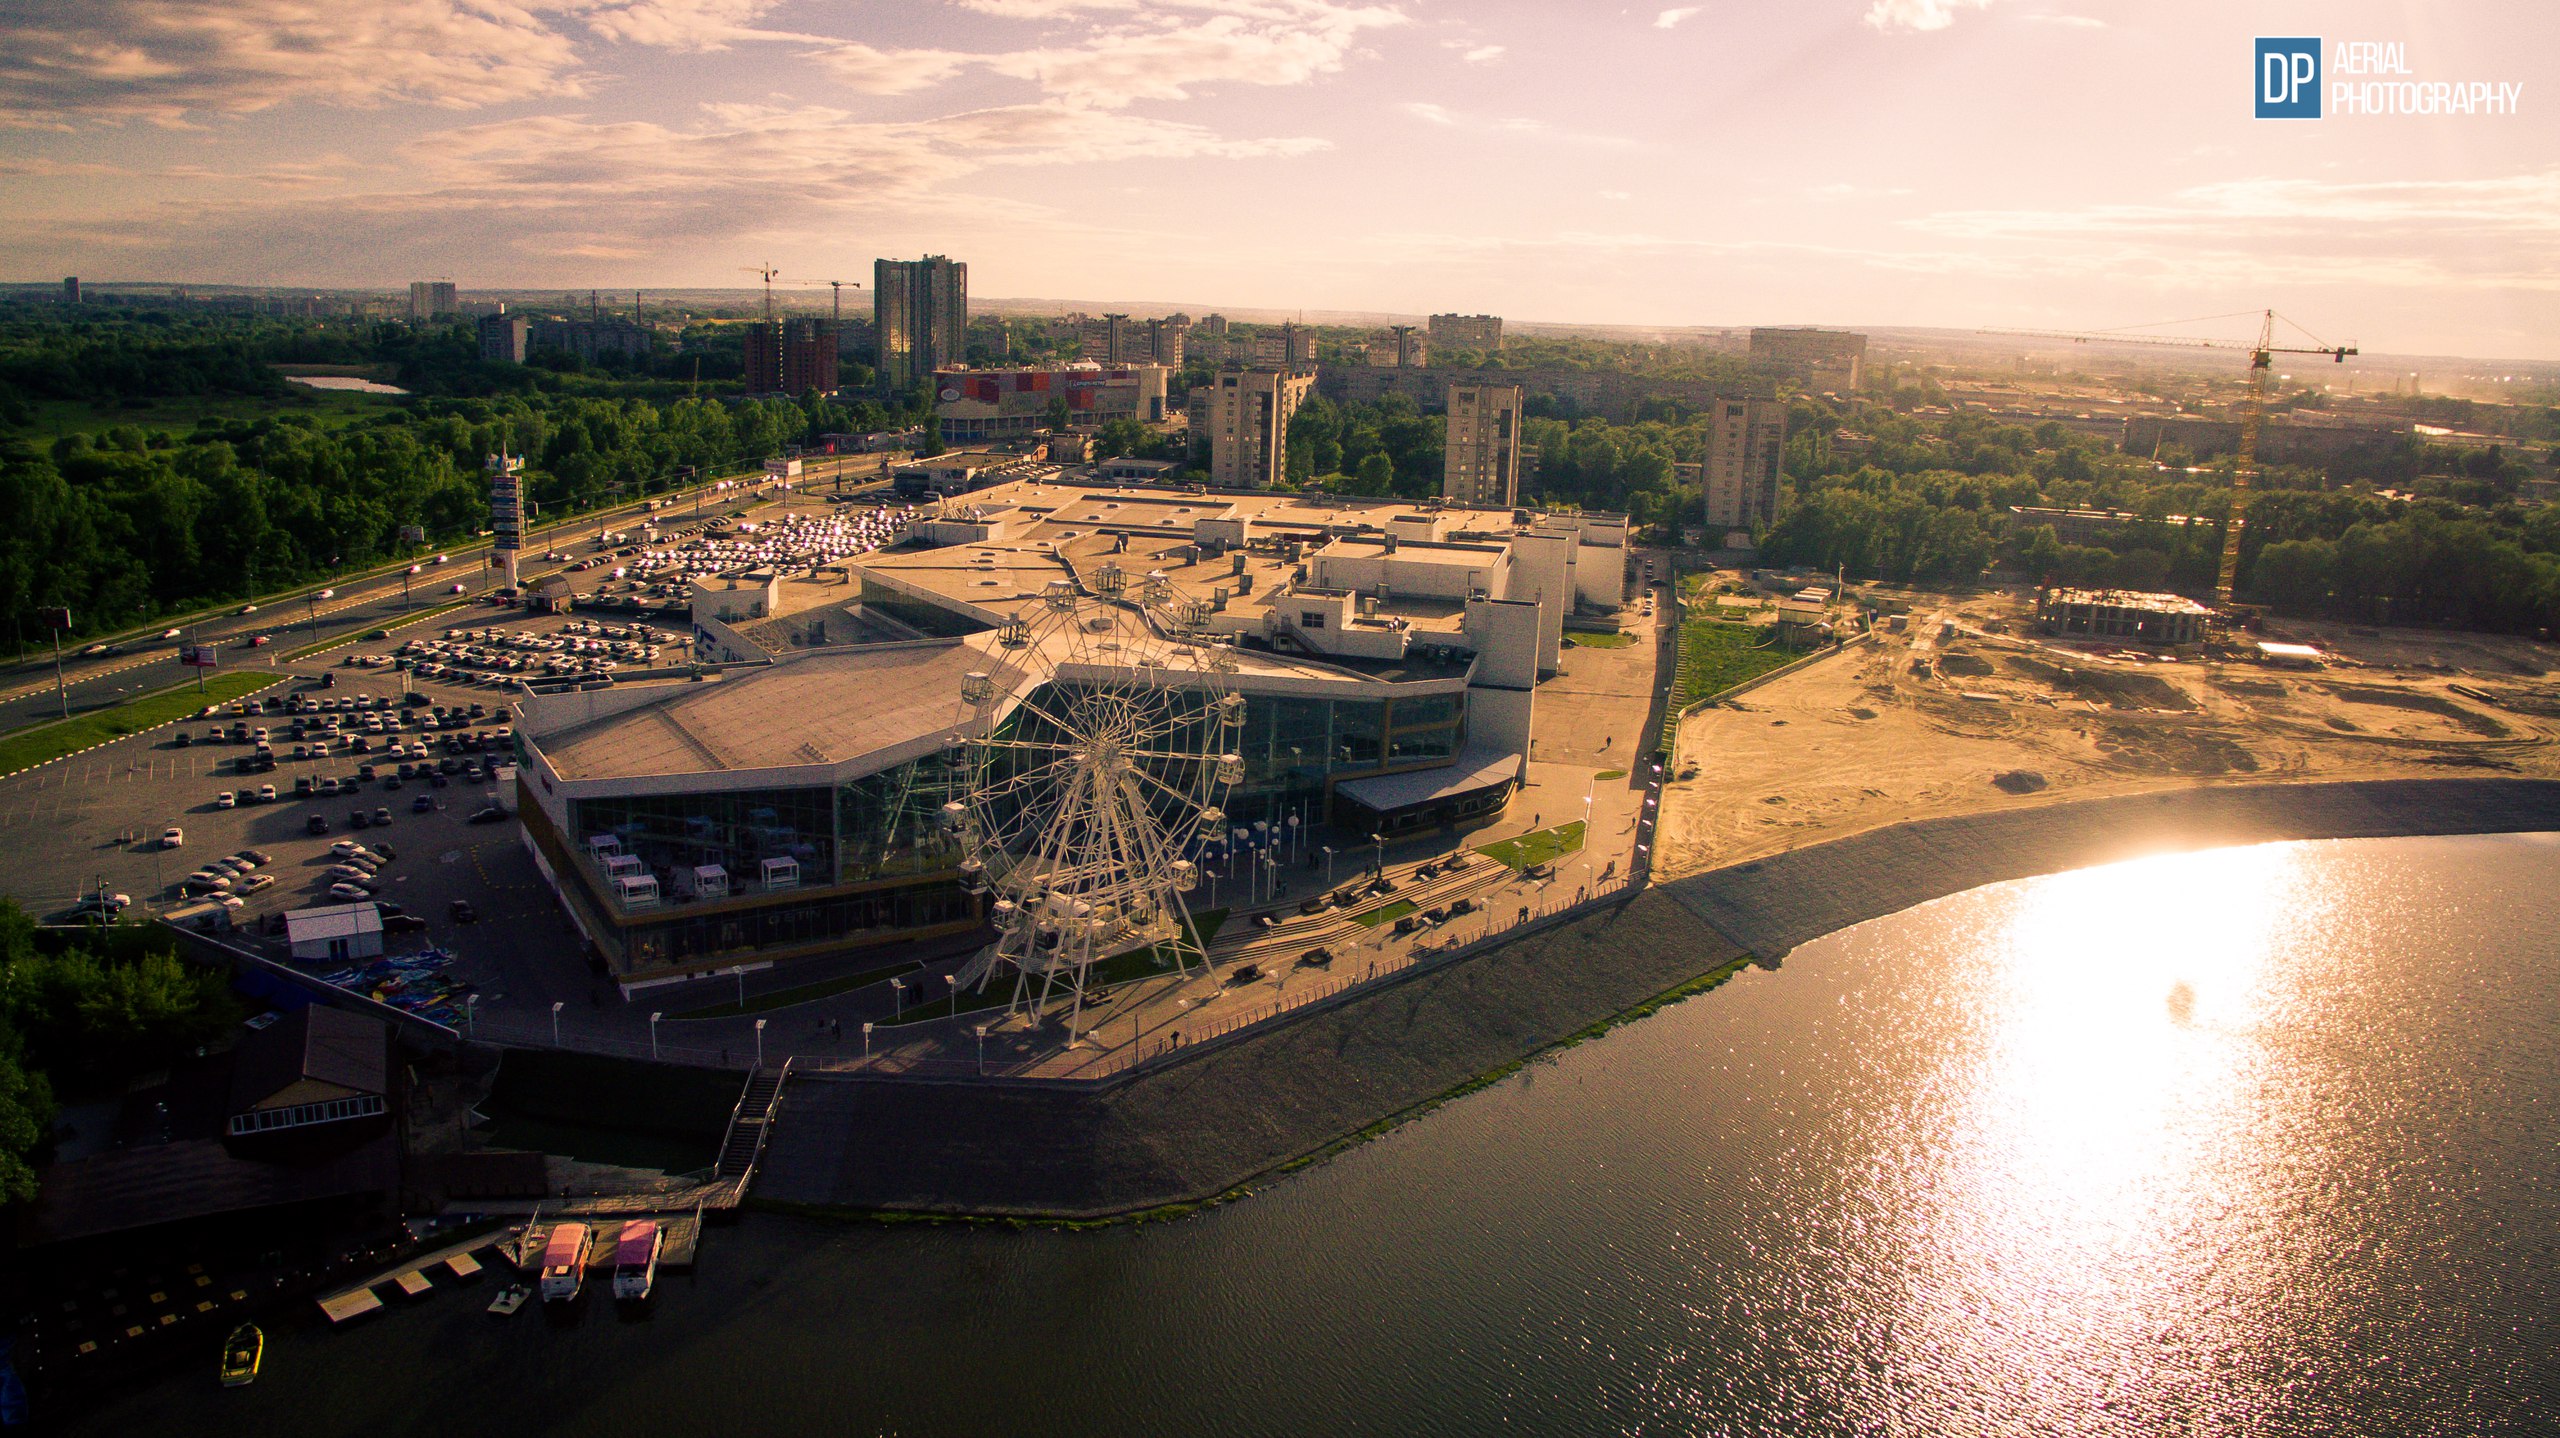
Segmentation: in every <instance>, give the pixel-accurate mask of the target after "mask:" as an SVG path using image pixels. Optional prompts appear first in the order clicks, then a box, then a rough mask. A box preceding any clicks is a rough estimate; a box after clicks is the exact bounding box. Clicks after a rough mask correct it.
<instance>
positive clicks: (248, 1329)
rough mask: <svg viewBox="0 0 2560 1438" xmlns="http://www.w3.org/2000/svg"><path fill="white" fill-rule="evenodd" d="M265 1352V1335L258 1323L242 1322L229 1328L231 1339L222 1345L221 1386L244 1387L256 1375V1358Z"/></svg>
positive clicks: (255, 1377) (253, 1379) (252, 1380)
mask: <svg viewBox="0 0 2560 1438" xmlns="http://www.w3.org/2000/svg"><path fill="white" fill-rule="evenodd" d="M266 1352H267V1335H265V1334H264V1333H261V1332H259V1331H258V1325H256V1324H254V1323H243V1324H241V1325H240V1326H239V1327H237V1328H235V1329H232V1330H231V1339H230V1341H229V1342H227V1343H225V1344H223V1345H222V1386H223V1387H225V1388H246V1387H248V1386H249V1385H250V1384H251V1383H252V1382H254V1381H256V1379H257V1377H258V1360H259V1359H261V1358H263V1357H265V1356H266Z"/></svg>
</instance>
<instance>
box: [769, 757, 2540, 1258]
mask: <svg viewBox="0 0 2560 1438" xmlns="http://www.w3.org/2000/svg"><path fill="white" fill-rule="evenodd" d="M2550 829H2560V781H2550V780H2507V779H2437V780H2398V781H2375V782H2348V783H2335V784H2277V785H2257V786H2245V787H2214V788H2193V789H2186V790H2179V791H2174V792H2169V793H2160V794H2149V795H2141V796H2135V797H2130V798H2112V799H2096V800H2087V801H2081V802H2074V803H2061V804H2053V805H2050V806H2048V807H2044V808H2037V809H2025V810H2011V811H2003V812H1997V813H1989V814H1978V815H1966V816H1956V817H1948V818H1938V819H1928V820H1919V821H1915V822H1912V823H1908V824H1900V825H1894V826H1891V827H1888V828H1883V829H1876V830H1870V831H1868V832H1866V833H1862V834H1858V835H1854V836H1851V837H1849V838H1846V839H1840V840H1835V841H1832V842H1830V843H1825V844H1819V845H1815V846H1811V847H1808V848H1805V849H1801V850H1797V851H1794V852H1791V853H1787V854H1781V855H1778V856H1775V857H1772V858H1767V859H1760V860H1754V861H1751V862H1748V863H1744V864H1739V865H1734V866H1732V867H1730V868H1727V869H1721V870H1716V871H1712V872H1709V873H1705V874H1699V875H1694V876H1691V877H1689V878H1685V879H1679V880H1674V881H1671V882H1668V883H1666V884H1664V885H1661V886H1658V887H1657V888H1655V889H1653V890H1650V891H1647V892H1645V893H1643V894H1640V895H1638V896H1637V897H1636V898H1634V899H1632V900H1629V901H1628V902H1626V903H1624V904H1622V905H1614V906H1611V907H1609V908H1607V909H1605V910H1602V911H1600V912H1598V913H1595V914H1593V915H1591V916H1589V917H1586V918H1583V919H1580V920H1577V921H1575V922H1572V923H1570V924H1566V925H1563V926H1561V927H1559V928H1556V929H1553V930H1549V931H1547V932H1544V933H1541V934H1538V935H1535V936H1532V937H1530V938H1527V939H1524V940H1522V941H1520V942H1518V943H1514V944H1509V945H1504V946H1501V947H1498V948H1495V949H1492V950H1489V951H1487V952H1485V953H1483V954H1480V955H1478V956H1476V957H1474V958H1471V959H1468V960H1465V961H1463V962H1459V963H1454V964H1451V965H1448V966H1446V967H1443V968H1439V969H1433V970H1428V971H1425V972H1422V973H1419V974H1417V975H1415V976H1414V977H1413V978H1411V979H1409V980H1406V981H1404V982H1401V983H1394V984H1388V985H1383V986H1381V987H1380V988H1378V989H1377V990H1375V991H1373V992H1371V993H1368V994H1365V995H1362V996H1360V997H1358V998H1355V999H1352V1000H1351V1001H1349V1002H1346V1003H1343V1004H1340V1005H1338V1006H1336V1007H1333V1008H1330V1009H1327V1010H1325V1011H1323V1012H1320V1013H1317V1014H1315V1015H1313V1016H1311V1017H1309V1018H1306V1019H1304V1020H1301V1021H1299V1022H1296V1023H1291V1024H1287V1025H1283V1026H1280V1027H1278V1028H1276V1029H1274V1030H1272V1031H1271V1032H1268V1033H1263V1034H1258V1035H1253V1036H1251V1037H1248V1038H1245V1039H1243V1040H1240V1041H1237V1042H1234V1043H1230V1044H1227V1045H1224V1046H1222V1047H1220V1048H1217V1049H1215V1050H1210V1051H1204V1052H1202V1053H1201V1054H1200V1056H1199V1057H1197V1058H1194V1059H1189V1060H1186V1061H1183V1062H1179V1063H1175V1064H1173V1065H1170V1066H1168V1067H1165V1068H1162V1069H1157V1070H1153V1071H1149V1072H1145V1073H1142V1074H1139V1075H1137V1076H1135V1077H1132V1078H1130V1079H1127V1080H1124V1081H1119V1082H1114V1083H1111V1084H1107V1085H1102V1086H1097V1087H1095V1088H1092V1089H1066V1088H1063V1087H1058V1086H1039V1085H986V1084H973V1083H916V1082H884V1081H876V1080H807V1081H800V1082H795V1083H794V1084H793V1085H792V1087H791V1089H790V1091H789V1093H788V1095H787V1096H786V1099H785V1102H784V1109H783V1114H782V1118H781V1122H780V1124H779V1126H778V1129H777V1132H776V1136H775V1140H774V1147H773V1150H772V1151H771V1153H770V1154H769V1156H768V1159H767V1163H766V1168H765V1171H764V1173H763V1175H762V1177H761V1178H760V1179H759V1180H758V1184H757V1188H756V1199H757V1201H760V1202H767V1203H772V1204H776V1205H780V1206H786V1207H791V1208H798V1209H815V1210H827V1211H833V1212H840V1213H858V1214H875V1215H890V1214H897V1215H932V1216H946V1217H963V1216H966V1217H982V1218H1012V1219H1025V1220H1040V1219H1050V1220H1056V1219H1069V1220H1093V1219H1107V1218H1115V1217H1125V1216H1139V1215H1145V1214H1149V1213H1154V1212H1163V1211H1167V1210H1174V1211H1178V1210H1179V1209H1180V1208H1181V1207H1182V1206H1185V1205H1192V1204H1198V1203H1203V1202H1208V1201H1212V1200H1216V1199H1218V1198H1221V1197H1224V1196H1229V1195H1232V1194H1235V1193H1236V1192H1238V1191H1239V1190H1243V1189H1247V1188H1249V1187H1250V1186H1251V1185H1253V1184H1254V1183H1256V1182H1258V1181H1261V1180H1263V1179H1265V1178H1267V1177H1270V1176H1272V1175H1274V1174H1276V1173H1278V1172H1282V1171H1285V1170H1287V1169H1289V1168H1292V1167H1295V1166H1297V1165H1299V1164H1300V1163H1302V1162H1305V1161H1308V1160H1310V1159H1313V1158H1316V1157H1320V1156H1322V1155H1324V1154H1326V1153H1328V1152H1330V1151H1333V1150H1334V1149H1335V1148H1336V1147H1337V1146H1338V1145H1339V1144H1341V1143H1342V1141H1343V1140H1345V1139H1346V1138H1347V1137H1350V1136H1354V1135H1362V1134H1366V1133H1373V1132H1382V1131H1384V1129H1385V1128H1388V1127H1392V1121H1394V1120H1396V1119H1397V1118H1398V1116H1409V1115H1413V1114H1415V1113H1418V1112H1422V1111H1427V1110H1428V1108H1429V1107H1431V1106H1432V1105H1434V1104H1436V1103H1438V1102H1441V1101H1443V1100H1444V1099H1445V1098H1446V1097H1447V1096H1449V1095H1451V1094H1452V1093H1454V1092H1462V1091H1464V1090H1466V1089H1468V1088H1471V1087H1473V1086H1475V1085H1477V1084H1479V1083H1481V1082H1483V1081H1484V1080H1485V1079H1486V1077H1487V1076H1489V1075H1496V1074H1499V1073H1500V1072H1503V1071H1507V1070H1508V1069H1509V1068H1511V1067H1512V1066H1515V1065H1517V1064H1519V1063H1521V1062H1522V1061H1524V1060H1526V1059H1528V1058H1530V1057H1533V1056H1534V1055H1536V1054H1538V1053H1540V1052H1541V1051H1543V1050H1546V1049H1548V1048H1551V1047H1553V1046H1555V1045H1556V1044H1558V1043H1560V1042H1565V1041H1568V1040H1569V1038H1570V1037H1571V1036H1576V1035H1580V1034H1583V1033H1585V1032H1588V1031H1591V1030H1592V1029H1593V1028H1594V1026H1599V1025H1606V1024H1608V1023H1610V1022H1612V1021H1613V1020H1615V1019H1617V1018H1619V1017H1621V1016H1624V1015H1628V1014H1629V1013H1630V1012H1631V1011H1636V1010H1640V1009H1644V1008H1646V1007H1647V1006H1649V1005H1650V1004H1652V1003H1654V1002H1655V1001H1657V1000H1659V999H1660V998H1661V997H1663V996H1664V995H1666V994H1670V993H1673V992H1674V991H1677V990H1679V989H1681V988H1682V987H1683V986H1684V985H1687V984H1689V983H1691V982H1692V981H1694V980H1697V979H1699V978H1700V977H1701V976H1704V975H1708V974H1711V973H1714V972H1715V971H1717V970H1720V969H1725V968H1727V967H1728V966H1730V965H1733V964H1734V963H1735V962H1736V961H1738V960H1743V959H1747V958H1750V957H1753V956H1755V955H1756V956H1758V957H1761V958H1763V959H1765V960H1776V959H1778V958H1780V957H1781V956H1783V955H1784V954H1785V953H1786V951H1787V950H1789V949H1792V948H1794V947H1795V946H1796V945H1798V944H1801V943H1803V942H1805V941H1807V940H1809V939H1812V938H1816V937H1819V936H1820V935H1823V934H1827V933H1831V932H1834V931H1836V930H1839V929H1842V928H1846V927H1849V926H1850V925H1853V924H1857V923H1861V922H1864V921H1866V920H1868V919H1872V918H1878V917H1881V916H1883V915H1886V914H1891V913H1896V912H1899V911H1900V910H1902V909H1906V908H1909V907H1911V906H1912V905H1914V904H1920V903H1925V902H1927V901H1929V900H1931V899H1935V898H1939V897H1943V896H1945V895H1948V894H1953V893H1958V892H1961V891H1964V890H1967V889H1972V888H1977V887H1980V886H1981V885H1984V884H1992V883H1999V882H2003V881H2005V880H2010V879H2018V878H2025V877H2029V876H2032V875H2036V874H2045V873H2054V872H2059V871H2062V870H2067V869H2076V868H2085V867H2088V866H2090V865H2095V864H2105V863H2113V862H2117V861H2119V860H2123V859H2130V858H2137V857H2141V856H2143V855H2146V854H2153V853H2165V852H2173V851H2180V850H2194V849H2204V848H2216V847H2222V846H2227V845H2233V844H2250V843H2264V842H2270V841H2275V840H2285V839H2329V838H2364V837H2388V836H2414V835H2430V834H2462V833H2497V832H2516V831H2532V830H2550Z"/></svg>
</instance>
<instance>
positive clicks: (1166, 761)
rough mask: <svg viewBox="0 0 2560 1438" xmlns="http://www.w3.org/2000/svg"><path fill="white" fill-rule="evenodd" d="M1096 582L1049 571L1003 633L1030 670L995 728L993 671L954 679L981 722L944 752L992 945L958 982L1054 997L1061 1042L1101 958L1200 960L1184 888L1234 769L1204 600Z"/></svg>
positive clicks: (1231, 662)
mask: <svg viewBox="0 0 2560 1438" xmlns="http://www.w3.org/2000/svg"><path fill="white" fill-rule="evenodd" d="M1092 585H1093V590H1094V593H1093V594H1092V595H1090V596H1088V595H1084V594H1080V593H1079V592H1078V590H1077V587H1076V586H1075V585H1074V584H1073V583H1072V582H1070V581H1067V580H1064V579H1061V580H1056V581H1053V582H1052V583H1051V584H1050V585H1049V586H1048V587H1047V589H1046V590H1045V591H1044V592H1043V593H1042V595H1041V596H1040V599H1039V602H1038V605H1037V607H1036V608H1034V609H1033V610H1031V611H1030V612H1029V615H1028V616H1027V617H1023V618H1017V619H1015V620H1013V621H1011V622H1009V623H1008V624H1006V626H1005V628H1004V630H1003V631H1002V633H1001V635H1000V638H1001V640H1002V642H1003V643H1004V644H1005V646H1006V647H1007V648H1009V649H1012V650H1013V651H1015V652H1016V653H1018V654H1019V655H1020V656H1021V660H1022V663H1023V665H1024V667H1025V668H1026V669H1027V670H1028V671H1029V672H1030V675H1031V678H1030V682H1029V685H1028V687H1027V690H1026V692H1025V693H1024V694H1023V695H1022V697H1021V698H1020V699H1019V700H1018V702H1017V707H1016V708H1015V710H1014V711H1013V713H1012V714H1011V715H1010V716H1008V717H1007V718H1006V720H1005V721H1004V722H1003V723H1002V724H1001V725H998V724H994V723H991V722H989V720H990V719H991V717H992V711H993V708H994V706H995V704H996V702H997V701H998V700H999V699H1000V698H1001V697H1002V696H1001V695H999V694H998V693H997V692H996V686H995V684H994V682H993V680H992V679H990V678H989V677H988V676H987V675H984V674H971V675H970V676H968V678H967V679H966V680H965V681H964V688H963V691H962V698H963V700H964V701H965V702H966V703H967V704H968V705H969V706H970V708H971V709H972V710H973V712H974V713H975V714H976V716H977V718H978V719H979V721H980V722H979V723H978V724H976V725H975V726H974V732H972V733H969V734H955V735H953V736H952V738H951V739H950V740H949V741H948V742H947V757H948V758H950V759H952V760H954V761H956V762H957V763H959V764H960V765H962V766H963V770H962V774H961V778H962V781H963V785H964V788H965V792H966V793H967V795H968V797H967V799H966V800H965V801H962V800H955V801H953V802H952V803H949V804H946V805H944V806H943V821H944V824H945V826H946V827H947V828H949V829H951V830H952V831H954V832H955V833H956V834H957V835H958V837H959V838H960V839H961V841H962V846H963V852H964V854H965V855H966V857H965V858H964V859H963V861H962V864H961V876H962V882H963V883H964V884H966V885H967V886H968V888H969V889H970V890H971V891H972V892H974V893H978V894H982V895H992V896H993V900H992V903H991V904H990V905H989V910H990V912H989V916H988V917H989V920H990V922H991V923H992V924H993V925H994V927H995V930H996V939H995V942H994V943H992V944H990V945H989V946H988V947H987V948H986V949H984V950H983V951H981V952H980V953H979V954H978V955H977V957H976V958H974V959H972V960H971V961H970V962H969V964H967V965H966V966H964V967H963V968H962V969H961V971H960V974H959V978H960V982H961V984H962V986H974V987H975V989H976V990H977V991H978V992H981V993H983V992H985V991H987V989H988V988H989V987H991V986H993V985H997V984H1001V983H1011V984H1012V985H1013V990H1012V993H1011V995H1010V997H1009V999H1008V1001H1007V1004H1006V1011H1007V1012H1008V1013H1015V1012H1023V1011H1026V1010H1027V1011H1029V1012H1032V1013H1041V1012H1045V1011H1046V1010H1047V1007H1048V1005H1049V1004H1050V1003H1051V1002H1052V1001H1053V1000H1060V999H1063V1000H1064V1001H1065V1003H1066V1012H1065V1015H1064V1017H1065V1020H1066V1025H1067V1031H1068V1033H1069V1034H1070V1035H1072V1034H1074V1033H1075V1032H1076V1024H1077V1022H1078V1020H1079V1018H1080V1017H1081V1015H1082V1013H1083V1010H1084V1000H1085V995H1086V990H1087V985H1088V983H1091V982H1095V981H1096V980H1097V979H1102V978H1105V977H1106V976H1104V975H1103V974H1101V973H1100V972H1099V971H1100V970H1101V969H1102V966H1104V965H1105V964H1106V963H1108V961H1110V960H1113V959H1117V958H1121V957H1122V956H1124V955H1133V956H1134V955H1139V954H1141V953H1143V954H1144V955H1145V956H1146V957H1145V958H1143V959H1137V958H1132V959H1130V960H1128V961H1126V962H1124V963H1123V964H1120V965H1114V966H1112V967H1113V968H1114V969H1115V970H1116V969H1127V970H1129V974H1128V976H1130V977H1135V976H1140V975H1143V974H1149V973H1154V972H1160V971H1175V972H1183V973H1188V972H1191V971H1192V970H1193V968H1194V966H1195V965H1196V966H1198V967H1199V969H1201V970H1203V971H1205V970H1207V968H1208V967H1209V960H1208V954H1207V953H1206V951H1205V950H1204V948H1203V946H1202V945H1201V943H1200V940H1199V937H1198V935H1197V933H1196V932H1195V931H1194V929H1193V927H1192V923H1191V914H1190V909H1189V906H1188V904H1187V903H1186V902H1185V900H1184V898H1183V896H1184V895H1185V894H1186V893H1188V892H1189V891H1190V890H1191V889H1192V888H1193V887H1194V886H1196V885H1197V884H1198V883H1199V881H1200V871H1199V867H1198V865H1197V864H1196V863H1194V862H1193V860H1192V859H1191V857H1190V855H1191V853H1192V851H1193V848H1194V845H1195V842H1196V841H1197V840H1198V839H1199V837H1200V836H1201V835H1203V834H1204V833H1205V834H1216V833H1219V832H1221V831H1222V829H1223V827H1224V823H1225V814H1224V812H1223V811H1222V809H1221V808H1220V805H1221V803H1222V802H1223V800H1224V799H1225V797H1226V793H1227V790H1228V789H1229V787H1230V786H1232V785H1234V784H1236V783H1238V782H1240V781H1241V780H1242V779H1243V777H1244V763H1243V760H1242V759H1241V758H1239V757H1238V756H1237V755H1236V754H1235V752H1234V750H1235V747H1236V744H1235V741H1236V739H1237V738H1238V736H1240V735H1241V734H1242V732H1243V729H1244V699H1243V698H1242V696H1240V695H1238V694H1236V693H1235V692H1234V689H1233V685H1232V682H1231V680H1230V677H1229V676H1231V675H1232V674H1233V673H1234V672H1235V668H1236V663H1235V656H1234V652H1233V650H1232V649H1230V648H1229V647H1227V646H1226V645H1225V644H1224V643H1217V642H1211V641H1209V640H1208V639H1206V638H1205V637H1193V636H1196V635H1197V631H1198V625H1199V624H1200V622H1201V620H1202V619H1203V618H1205V615H1206V606H1204V605H1201V604H1200V603H1199V602H1198V601H1196V600H1190V599H1185V598H1180V597H1177V596H1176V594H1175V592H1174V590H1173V587H1172V585H1171V583H1170V582H1169V581H1167V580H1166V578H1165V577H1164V576H1163V575H1162V574H1160V573H1159V574H1150V575H1148V576H1146V577H1145V578H1144V579H1143V580H1140V581H1135V582H1133V581H1131V580H1130V579H1129V578H1128V577H1127V576H1126V575H1124V574H1123V573H1122V572H1121V571H1120V570H1119V569H1118V568H1117V566H1116V565H1110V564H1106V565H1104V566H1103V567H1102V568H1101V569H1100V570H1099V571H1098V572H1097V573H1096V574H1095V575H1094V576H1093V577H1092ZM1133 591H1134V592H1133ZM1110 977H1117V975H1112V976H1110Z"/></svg>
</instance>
